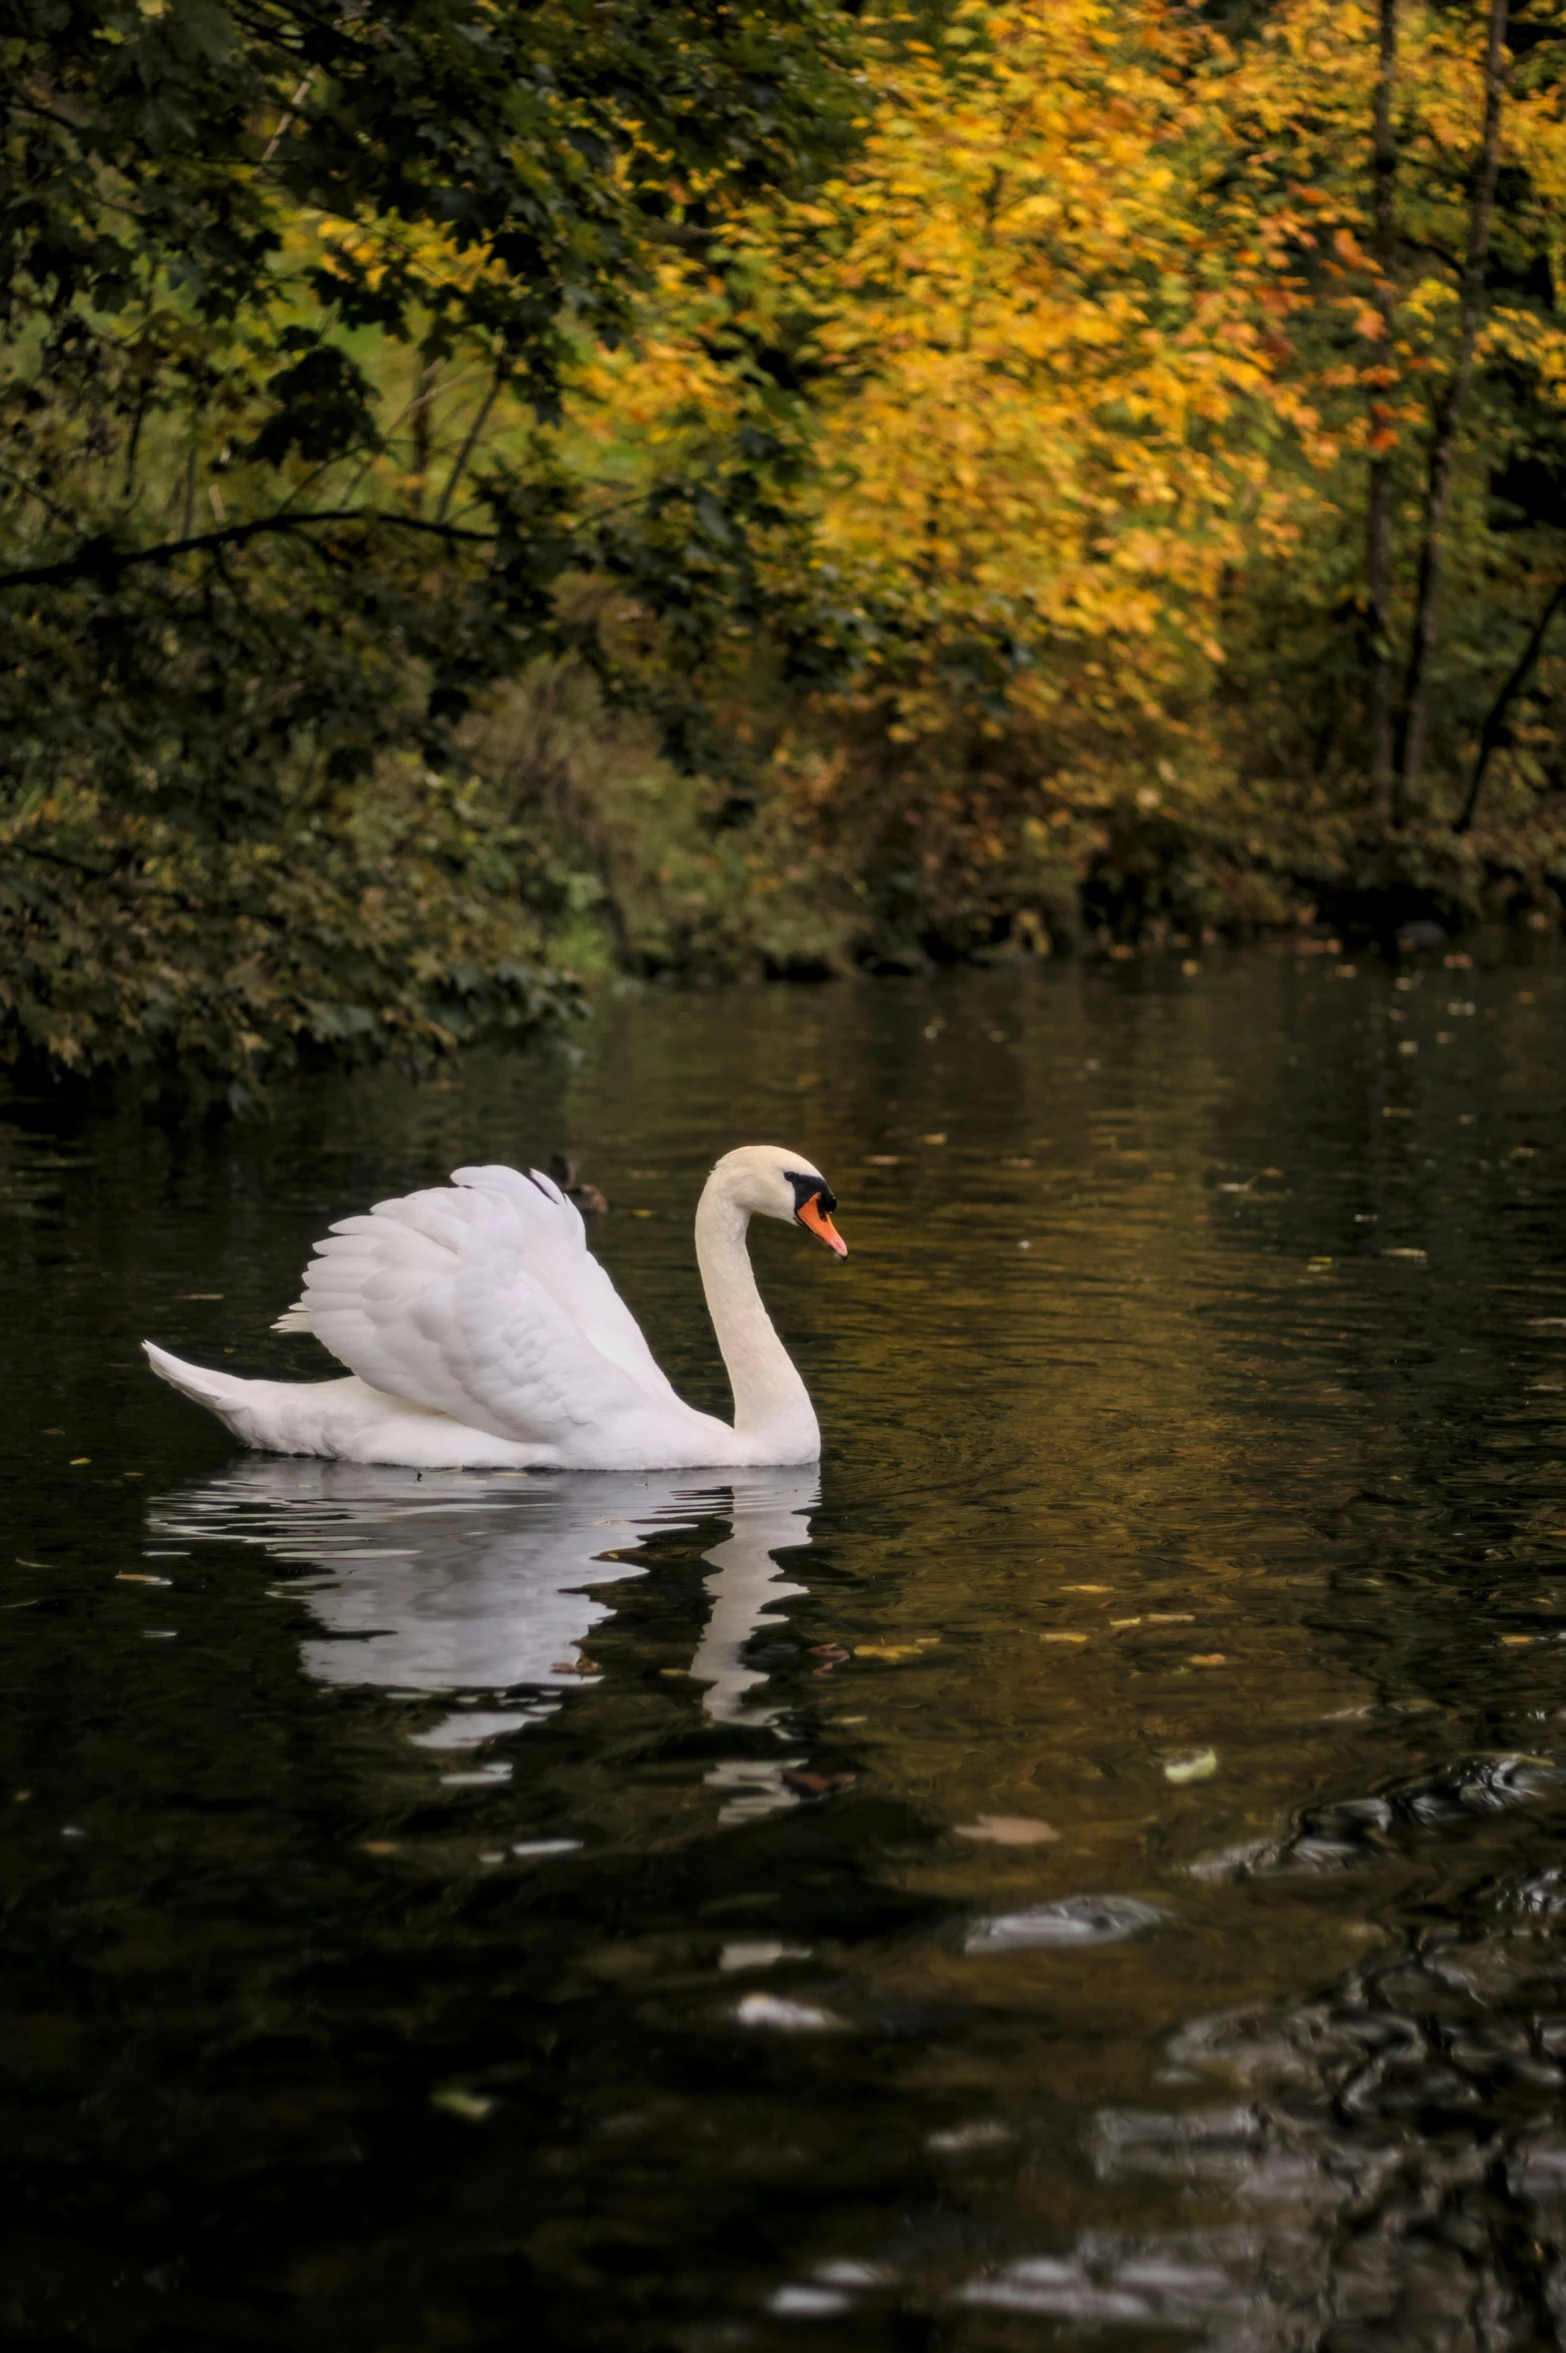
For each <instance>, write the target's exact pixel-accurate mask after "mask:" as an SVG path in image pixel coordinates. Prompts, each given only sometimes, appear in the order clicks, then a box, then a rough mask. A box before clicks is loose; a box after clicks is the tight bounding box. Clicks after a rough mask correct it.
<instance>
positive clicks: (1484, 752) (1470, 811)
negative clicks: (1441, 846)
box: [1452, 580, 1566, 833]
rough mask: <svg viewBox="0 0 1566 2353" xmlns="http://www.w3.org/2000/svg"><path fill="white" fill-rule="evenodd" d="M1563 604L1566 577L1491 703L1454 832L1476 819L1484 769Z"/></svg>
mask: <svg viewBox="0 0 1566 2353" xmlns="http://www.w3.org/2000/svg"><path fill="white" fill-rule="evenodd" d="M1563 604H1566V580H1562V581H1560V582H1559V583H1558V584H1557V586H1556V588H1555V590H1554V592H1553V594H1552V595H1551V597H1550V599H1549V602H1548V603H1547V604H1546V606H1545V608H1544V610H1543V612H1542V613H1541V614H1540V615H1539V618H1538V620H1537V621H1535V623H1534V625H1533V627H1532V629H1531V630H1530V631H1529V634H1528V642H1527V644H1526V645H1525V646H1524V647H1523V650H1522V652H1521V653H1520V654H1519V655H1518V657H1517V659H1516V661H1515V662H1514V663H1513V664H1512V668H1511V673H1510V675H1509V676H1508V678H1507V681H1506V684H1505V685H1504V686H1503V687H1502V689H1501V691H1500V693H1499V694H1498V695H1497V696H1496V698H1495V700H1494V702H1493V703H1492V704H1491V705H1490V712H1489V716H1488V718H1487V719H1486V720H1485V723H1484V726H1483V728H1482V729H1481V730H1480V735H1479V753H1478V757H1477V758H1476V759H1475V761H1474V772H1473V775H1472V777H1471V778H1470V779H1469V784H1468V798H1467V799H1466V800H1465V801H1464V803H1463V813H1462V815H1461V817H1459V818H1458V820H1457V823H1456V825H1455V826H1454V827H1453V828H1452V830H1453V832H1454V833H1466V832H1467V831H1468V828H1469V827H1470V825H1472V823H1473V821H1474V811H1475V810H1476V809H1477V808H1478V806H1479V795H1480V793H1481V792H1482V791H1483V790H1484V779H1485V771H1486V769H1487V768H1488V767H1489V765H1490V760H1491V756H1492V754H1493V753H1495V752H1497V751H1499V750H1500V748H1501V739H1502V737H1503V736H1504V734H1505V732H1506V716H1507V713H1508V712H1509V711H1510V709H1511V707H1512V705H1513V703H1514V702H1515V701H1516V700H1517V697H1518V696H1519V695H1520V694H1521V692H1522V690H1523V688H1524V687H1525V686H1526V685H1527V683H1528V679H1529V675H1530V673H1531V671H1532V669H1533V666H1534V663H1535V662H1536V661H1537V660H1538V658H1539V649H1540V647H1541V646H1542V645H1543V643H1544V641H1545V638H1546V637H1547V636H1548V635H1549V629H1550V623H1551V622H1552V621H1553V620H1554V618H1555V616H1556V614H1557V613H1558V612H1559V611H1560V609H1561V606H1562V605H1563Z"/></svg>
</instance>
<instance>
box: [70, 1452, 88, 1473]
mask: <svg viewBox="0 0 1566 2353" xmlns="http://www.w3.org/2000/svg"><path fill="white" fill-rule="evenodd" d="M91 1460H92V1456H91V1455H90V1454H73V1455H72V1456H71V1468H72V1470H73V1471H79V1470H81V1469H83V1468H84V1467H85V1466H86V1464H88V1463H90V1462H91Z"/></svg>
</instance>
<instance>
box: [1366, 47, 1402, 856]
mask: <svg viewBox="0 0 1566 2353" xmlns="http://www.w3.org/2000/svg"><path fill="white" fill-rule="evenodd" d="M1380 5H1381V55H1380V60H1379V63H1378V66H1377V70H1376V127H1375V148H1374V172H1375V255H1376V284H1375V291H1374V301H1375V305H1376V309H1377V310H1378V311H1379V312H1380V314H1381V348H1382V353H1383V361H1382V366H1381V368H1380V369H1378V370H1377V374H1378V375H1379V376H1381V378H1382V381H1381V382H1380V383H1378V384H1377V385H1375V386H1374V387H1373V388H1372V391H1371V396H1370V453H1371V454H1370V514H1369V529H1368V533H1367V547H1366V574H1367V586H1368V589H1369V602H1370V614H1369V619H1370V791H1371V807H1372V810H1373V812H1374V815H1375V820H1376V824H1377V826H1378V828H1379V829H1380V830H1381V831H1382V832H1383V833H1384V832H1385V831H1386V829H1387V827H1388V826H1389V825H1390V824H1391V823H1392V808H1393V794H1394V786H1395V780H1394V758H1395V750H1394V744H1393V735H1392V443H1393V430H1392V421H1391V414H1390V410H1389V407H1388V403H1387V401H1386V399H1385V397H1384V395H1385V391H1386V384H1387V379H1389V377H1390V374H1391V368H1392V336H1393V330H1394V326H1395V322H1396V312H1397V276H1396V273H1397V209H1396V195H1397V147H1396V144H1395V140H1394V134H1393V129H1392V100H1393V93H1394V90H1395V87H1396V82H1397V0H1380ZM1378 396H1379V397H1378Z"/></svg>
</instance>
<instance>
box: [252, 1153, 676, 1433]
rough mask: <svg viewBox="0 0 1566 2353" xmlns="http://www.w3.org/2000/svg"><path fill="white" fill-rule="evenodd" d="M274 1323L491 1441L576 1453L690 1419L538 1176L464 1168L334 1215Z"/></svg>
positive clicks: (561, 1203) (582, 1237) (578, 1223)
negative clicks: (598, 1439)
mask: <svg viewBox="0 0 1566 2353" xmlns="http://www.w3.org/2000/svg"><path fill="white" fill-rule="evenodd" d="M282 1322H283V1324H284V1326H285V1327H286V1328H290V1329H298V1328H299V1327H300V1325H301V1324H302V1325H304V1326H305V1327H306V1328H308V1329H309V1330H310V1331H312V1332H314V1333H315V1335H316V1337H317V1339H319V1340H320V1341H321V1342H322V1343H323V1344H324V1346H326V1347H327V1348H329V1349H330V1350H331V1352H332V1354H333V1355H334V1356H335V1357H337V1358H338V1359H339V1360H340V1362H342V1363H343V1364H345V1365H347V1367H348V1369H349V1370H350V1372H355V1373H357V1374H358V1376H359V1378H360V1380H362V1381H368V1382H369V1383H370V1384H371V1386H372V1387H374V1388H377V1389H383V1390H385V1391H387V1392H388V1393H389V1394H390V1395H392V1396H394V1397H406V1398H410V1399H412V1401H413V1402H414V1403H415V1404H417V1405H427V1406H433V1407H435V1408H436V1409H437V1410H438V1411H439V1412H442V1413H449V1414H451V1415H453V1416H454V1417H455V1418H456V1419H457V1420H459V1421H461V1422H464V1423H466V1424H467V1425H468V1426H469V1427H470V1428H472V1429H479V1430H488V1431H491V1432H492V1433H493V1434H494V1435H495V1436H496V1437H504V1438H524V1439H535V1440H538V1441H540V1442H542V1443H545V1444H557V1445H562V1446H569V1445H570V1444H571V1442H572V1440H573V1439H575V1438H577V1437H579V1436H580V1435H581V1434H582V1433H583V1432H585V1431H589V1430H591V1431H602V1432H604V1433H605V1434H607V1433H608V1431H610V1430H611V1429H613V1428H615V1427H617V1426H623V1425H624V1424H625V1423H626V1422H627V1421H629V1422H631V1423H635V1422H637V1421H643V1420H645V1418H646V1416H647V1415H648V1413H649V1412H652V1413H654V1414H657V1413H660V1412H668V1411H670V1410H673V1411H674V1412H675V1413H677V1414H682V1415H683V1414H684V1413H685V1412H686V1411H687V1410H688V1409H687V1408H686V1407H684V1406H683V1405H682V1404H681V1403H680V1400H679V1399H678V1398H677V1397H676V1396H675V1393H674V1391H673V1389H672V1388H671V1387H670V1385H669V1383H668V1381H667V1380H666V1379H665V1377H664V1375H663V1374H662V1373H661V1372H660V1371H659V1369H658V1367H657V1365H656V1363H655V1362H654V1361H653V1357H652V1353H651V1351H650V1350H649V1348H648V1346H647V1343H646V1341H645V1340H644V1339H643V1338H642V1335H641V1331H640V1329H639V1328H638V1326H637V1324H636V1321H635V1319H634V1317H633V1316H632V1315H631V1313H630V1310H629V1309H628V1308H627V1307H626V1305H625V1302H624V1301H623V1300H622V1299H621V1298H620V1296H619V1294H618V1292H617V1291H616V1290H615V1287H614V1285H613V1284H612V1283H611V1282H610V1280H609V1277H608V1276H607V1274H605V1272H604V1270H603V1268H602V1267H601V1266H600V1265H599V1264H598V1261H597V1260H596V1259H595V1258H594V1257H592V1256H591V1254H590V1253H589V1251H588V1248H587V1237H586V1230H585V1228H584V1226H583V1224H582V1219H581V1215H580V1212H579V1211H578V1210H577V1209H576V1207H575V1205H574V1204H573V1203H572V1202H570V1201H568V1200H567V1199H566V1198H565V1196H564V1194H563V1193H562V1192H561V1191H560V1189H559V1187H558V1186H557V1185H555V1184H552V1183H551V1182H550V1180H549V1178H548V1177H545V1176H540V1175H538V1174H537V1173H536V1172H535V1173H534V1174H533V1175H531V1176H523V1175H521V1174H520V1173H519V1172H518V1171H517V1170H516V1169H514V1168H459V1169H458V1170H457V1172H456V1175H455V1177H454V1179H453V1182H452V1185H451V1186H439V1187H436V1188H434V1189H432V1190H431V1191H429V1192H425V1193H409V1194H407V1195H405V1196H404V1197H403V1198H402V1199H401V1200H398V1201H380V1202H377V1204H376V1206H375V1207H374V1208H373V1209H372V1210H371V1211H370V1212H369V1214H368V1215H367V1216H364V1217H347V1218H344V1219H342V1220H341V1222H340V1223H339V1224H337V1225H335V1226H334V1227H333V1228H332V1230H331V1232H330V1234H328V1235H327V1237H326V1239H325V1240H324V1241H322V1242H319V1243H317V1245H316V1253H315V1257H314V1258H313V1259H312V1261H311V1263H310V1266H309V1269H308V1270H307V1272H306V1275H305V1287H304V1297H303V1298H302V1299H301V1301H300V1302H299V1305H298V1307H297V1308H295V1309H293V1310H292V1311H291V1312H290V1314H289V1315H288V1316H286V1317H284V1318H283V1319H282Z"/></svg>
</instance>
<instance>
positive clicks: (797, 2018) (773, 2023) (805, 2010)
mask: <svg viewBox="0 0 1566 2353" xmlns="http://www.w3.org/2000/svg"><path fill="white" fill-rule="evenodd" d="M734 2015H735V2017H736V2018H737V2019H738V2020H739V2023H740V2024H741V2026H765V2027H770V2028H771V2029H772V2031H773V2032H774V2033H775V2034H835V2033H840V2032H841V2031H842V2028H843V2025H844V2023H845V2022H844V2020H843V2019H841V2018H835V2017H834V2016H833V2014H832V2012H831V2011H830V2010H817V2009H815V2008H813V2007H812V2005H811V2004H810V2003H809V2002H786V2001H784V1999H783V1997H782V1995H781V1994H746V1995H745V1997H744V1999H743V2000H742V2001H741V2002H739V2003H738V2004H737V2005H736V2007H735V2011H734Z"/></svg>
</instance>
